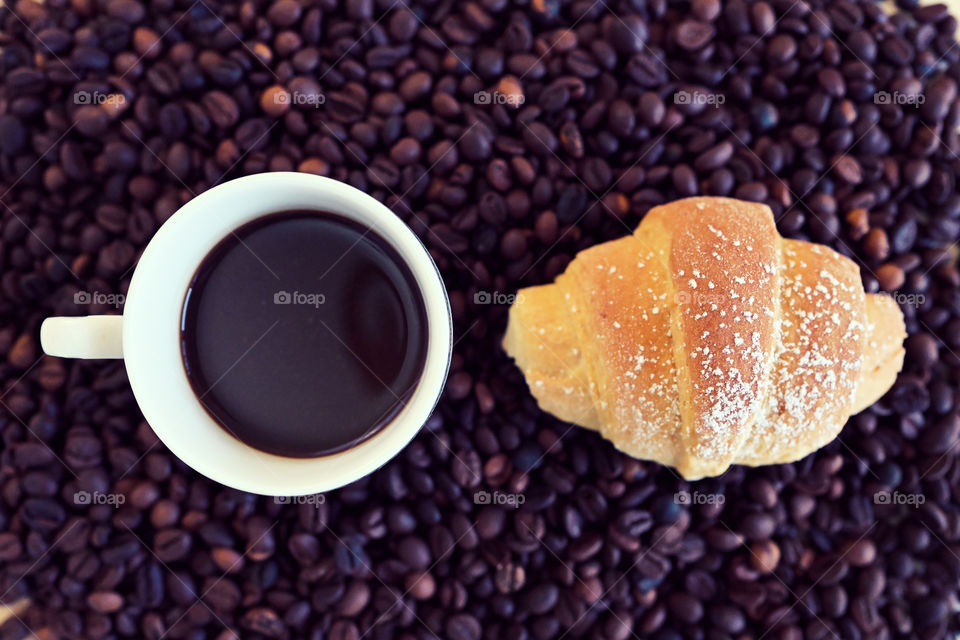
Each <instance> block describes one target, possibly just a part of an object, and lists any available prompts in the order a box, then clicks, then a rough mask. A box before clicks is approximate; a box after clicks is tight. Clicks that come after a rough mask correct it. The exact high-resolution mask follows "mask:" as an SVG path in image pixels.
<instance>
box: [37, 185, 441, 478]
mask: <svg viewBox="0 0 960 640" xmlns="http://www.w3.org/2000/svg"><path fill="white" fill-rule="evenodd" d="M291 210H317V211H328V212H331V213H336V214H339V215H341V216H344V217H346V218H350V219H352V220H355V221H356V222H358V223H360V224H362V225H364V226H366V227H369V228H370V229H372V230H373V231H374V232H375V233H377V234H378V235H379V236H380V237H381V238H383V239H384V240H386V241H387V242H388V243H389V244H390V245H391V246H392V247H393V248H394V249H395V250H396V251H397V253H398V254H399V255H400V257H401V258H402V259H403V260H404V261H405V263H406V265H407V266H408V267H409V269H410V271H411V273H412V274H413V276H414V279H415V280H416V283H417V286H418V287H419V290H420V293H421V295H422V296H423V302H424V306H425V307H426V319H427V348H426V357H425V360H424V366H423V372H422V374H421V376H420V379H419V382H418V383H417V386H416V387H415V388H414V390H413V393H412V394H411V396H410V398H409V400H408V401H407V403H406V405H405V406H404V407H403V408H402V409H401V410H400V412H399V413H398V414H397V415H396V416H395V417H394V418H393V420H391V421H390V422H389V423H388V424H387V425H386V426H384V427H383V428H382V429H380V430H379V431H378V432H377V433H375V434H374V435H373V436H371V437H369V438H368V439H366V440H364V441H363V442H360V443H359V444H357V445H355V446H353V447H351V448H349V449H346V450H344V451H341V452H338V453H333V454H330V455H324V456H318V457H314V458H286V457H282V456H277V455H274V454H270V453H266V452H264V451H260V450H259V449H255V448H253V447H251V446H249V445H247V444H244V443H243V442H241V441H240V440H238V439H237V438H235V437H233V436H232V435H230V434H229V433H228V432H227V431H226V430H225V429H224V428H223V427H221V426H220V425H219V424H218V423H217V422H216V421H214V420H213V418H211V417H210V415H209V414H208V413H207V411H206V410H205V409H204V407H203V405H202V404H201V403H200V401H199V400H198V399H197V396H196V395H195V394H194V392H193V390H192V388H191V386H190V382H189V380H188V379H187V374H186V369H185V368H184V364H183V359H182V355H181V353H182V352H181V335H180V326H181V314H182V311H183V303H184V296H185V294H186V292H187V289H188V288H189V286H190V282H191V280H192V278H193V276H194V274H195V272H196V270H197V267H198V266H199V265H200V263H201V262H202V261H203V259H204V258H205V257H206V256H207V254H208V253H209V252H210V250H211V249H213V248H214V246H215V245H216V244H217V243H219V242H220V241H221V240H222V239H224V238H225V237H226V236H228V235H229V234H230V233H231V232H232V231H233V230H234V229H236V228H238V227H240V226H242V225H243V224H246V223H248V222H250V221H252V220H255V219H257V218H259V217H261V216H264V215H268V214H271V213H276V212H280V211H291ZM451 338H452V326H451V316H450V304H449V300H448V299H447V294H446V290H445V289H444V286H443V281H442V280H441V278H440V273H439V272H438V271H437V267H436V265H435V264H434V262H433V260H432V259H431V258H430V255H429V254H428V253H427V250H426V249H425V248H424V247H423V245H422V244H421V243H420V241H419V239H418V238H417V237H416V236H415V235H414V234H413V232H412V231H411V230H410V228H409V227H407V225H405V224H404V223H403V221H401V220H400V218H398V217H397V216H396V215H394V214H393V212H392V211H390V210H389V209H388V208H387V207H385V206H384V205H382V204H381V203H379V202H378V201H376V200H375V199H373V198H372V197H370V196H368V195H367V194H365V193H363V192H362V191H359V190H357V189H355V188H353V187H351V186H349V185H346V184H344V183H342V182H338V181H336V180H331V179H329V178H323V177H319V176H314V175H308V174H303V173H292V172H276V173H262V174H257V175H253V176H247V177H244V178H239V179H236V180H232V181H230V182H226V183H224V184H221V185H219V186H216V187H213V188H212V189H210V190H208V191H206V192H204V193H202V194H201V195H199V196H197V197H196V198H194V199H192V200H190V201H189V202H188V203H186V204H185V205H183V207H181V208H180V210H179V211H177V212H176V213H175V214H174V215H173V216H171V217H170V219H169V220H167V222H166V223H164V225H163V226H162V227H161V228H160V230H159V231H157V234H156V235H155V236H154V237H153V239H152V240H151V241H150V243H149V245H148V246H147V248H146V249H145V250H144V252H143V255H142V256H141V258H140V261H139V263H138V265H137V268H136V271H135V272H134V274H133V278H132V280H131V282H130V288H129V291H128V293H127V296H126V302H125V304H124V308H123V315H122V316H86V317H59V318H47V319H46V320H45V321H44V323H43V326H42V327H41V329H40V342H41V344H42V346H43V350H44V352H45V353H47V354H48V355H52V356H60V357H65V358H123V360H124V364H125V365H126V369H127V375H128V377H129V379H130V386H131V387H132V388H133V393H134V396H135V397H136V399H137V403H138V404H139V405H140V408H141V410H142V411H143V415H144V417H146V419H147V422H148V423H149V424H150V426H151V427H152V428H153V430H154V431H155V432H156V434H157V436H158V437H159V438H160V440H162V441H163V443H164V444H165V445H166V446H167V447H168V448H169V449H170V451H172V452H173V453H174V455H176V456H177V457H179V458H180V459H181V460H183V461H184V462H185V463H186V464H188V465H190V466H191V467H193V468H194V469H196V470H197V471H199V472H200V473H202V474H204V475H206V476H208V477H210V478H212V479H214V480H216V481H218V482H221V483H223V484H225V485H228V486H231V487H235V488H237V489H241V490H244V491H250V492H252V493H259V494H263V495H273V496H299V495H306V494H312V493H318V492H322V491H327V490H330V489H335V488H337V487H342V486H343V485H346V484H349V483H350V482H353V481H354V480H357V479H359V478H362V477H363V476H365V475H367V474H369V473H371V472H373V471H375V470H376V469H377V468H379V467H380V466H382V465H383V464H385V463H386V462H387V461H388V460H390V459H391V458H393V457H394V456H395V455H396V454H397V453H399V452H400V450H402V449H403V448H404V447H405V446H406V445H407V443H409V442H410V440H411V439H412V438H413V437H414V436H415V435H416V434H417V432H418V431H419V430H420V428H421V427H422V426H423V424H424V423H425V422H426V420H427V418H428V417H429V416H430V413H431V412H432V411H433V409H434V407H435V406H436V403H437V400H438V399H439V397H440V393H441V391H442V390H443V385H444V382H445V381H446V376H447V371H448V369H449V366H450V355H451V351H452V348H453V344H452V339H451ZM250 392H251V393H256V389H251V390H250ZM318 392H319V391H318Z"/></svg>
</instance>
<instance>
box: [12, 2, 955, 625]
mask: <svg viewBox="0 0 960 640" xmlns="http://www.w3.org/2000/svg"><path fill="white" fill-rule="evenodd" d="M0 27H2V29H0V85H2V86H0V354H2V356H3V357H2V362H0V382H2V390H0V411H2V412H0V436H2V439H3V444H2V452H0V601H3V602H7V603H13V602H17V601H20V600H22V599H23V598H29V599H30V605H29V607H28V608H27V609H25V610H22V609H21V610H18V611H19V612H18V614H17V615H16V616H15V617H14V618H13V619H12V620H11V621H10V622H9V623H8V624H6V625H5V626H4V627H3V628H2V630H0V637H3V638H14V637H22V636H23V635H24V634H26V633H28V630H32V631H33V632H35V633H36V634H38V635H39V636H40V637H43V638H149V639H157V638H189V639H194V638H197V639H199V638H207V637H210V638H217V639H218V640H226V639H227V638H238V637H243V638H311V639H316V640H319V639H320V638H331V639H335V640H360V639H361V638H401V639H403V640H408V639H415V638H416V639H419V638H450V639H453V640H476V639H479V638H493V639H497V640H508V639H509V640H514V639H516V640H522V639H526V638H586V637H591V638H607V639H621V640H623V639H626V638H630V637H636V638H647V637H652V638H658V639H662V640H672V639H674V638H696V639H705V640H706V639H709V640H723V639H727V638H731V639H732V638H758V639H759V638H770V639H771V640H773V639H784V640H795V639H796V640H800V639H820V638H852V639H857V638H922V639H933V638H943V637H946V636H947V635H948V633H950V632H956V631H958V630H960V620H958V615H957V605H958V599H957V595H958V593H957V585H958V578H960V555H958V554H960V511H958V507H957V503H958V502H960V500H958V498H960V495H958V494H960V462H958V456H957V451H956V445H957V441H958V438H960V417H958V410H960V394H958V376H960V358H958V355H957V351H958V350H960V272H958V269H957V266H956V258H957V251H956V248H955V247H954V246H953V243H954V242H955V241H956V240H957V238H958V235H960V193H958V192H957V178H958V173H960V159H958V157H957V153H958V151H960V141H958V135H957V125H958V118H960V108H958V99H957V82H958V80H960V63H958V60H960V48H958V47H957V46H956V42H955V40H954V35H953V34H954V32H955V30H956V27H957V21H956V19H955V18H953V17H952V16H950V15H948V12H947V10H946V8H945V7H944V5H931V6H926V7H917V6H916V5H915V4H914V2H912V1H911V0H904V1H902V2H900V3H899V6H898V7H897V8H896V10H895V11H894V12H893V13H892V14H888V13H887V12H885V11H884V10H883V9H881V8H880V7H879V6H877V5H875V4H873V3H871V2H867V1H865V0H831V1H829V2H828V1H826V0H806V1H804V0H798V1H794V0H767V1H758V2H744V1H743V0H725V1H723V2H721V1H720V0H692V1H690V2H687V1H678V2H671V3H669V4H668V3H667V2H666V1H665V0H612V1H609V2H605V1H604V0H598V1H596V2H594V1H593V0H571V1H559V0H530V2H524V1H522V0H521V1H518V2H516V3H511V2H508V1H507V0H434V1H430V0H424V1H422V2H411V3H409V4H407V3H406V2H404V1H403V0H396V1H391V0H344V1H343V2H334V1H333V0H317V1H316V2H312V1H307V0H303V1H300V0H275V1H273V2H269V1H255V0H241V1H237V2H216V1H215V0H196V1H193V2H191V1H190V0H150V1H147V2H137V1H135V0H47V2H45V3H43V4H40V3H35V2H33V1H31V0H13V1H11V2H8V3H7V6H4V7H2V8H0ZM278 170H293V171H302V172H308V173H314V174H320V175H327V176H331V177H333V178H337V179H339V180H343V181H346V182H348V183H350V184H352V185H354V186H357V187H359V188H360V189H363V190H364V191H367V192H368V193H371V194H372V195H373V196H375V197H376V198H378V199H380V200H381V201H383V202H384V203H386V204H387V205H388V206H389V207H391V208H392V209H393V210H394V211H395V212H396V213H397V215H399V216H400V217H401V218H403V219H404V220H405V221H406V222H407V223H408V224H409V225H410V226H411V227H412V228H413V229H414V231H415V232H416V233H417V234H418V235H419V236H420V237H421V238H422V240H423V242H424V243H425V245H426V246H427V247H428V248H429V250H430V252H431V254H432V255H433V256H434V259H435V260H436V262H437V264H438V265H439V267H440V269H441V272H442V274H443V277H444V280H445V282H446V285H447V287H448V289H449V291H450V299H451V306H452V310H453V316H454V322H455V335H456V345H455V349H454V357H453V363H452V368H451V372H450V378H449V382H448V385H447V388H446V391H445V394H444V397H443V399H442V401H441V402H440V405H439V407H438V409H437V411H436V413H435V414H434V416H433V417H432V418H431V419H430V421H429V423H428V424H427V426H426V428H425V429H424V431H423V432H422V433H421V434H420V435H419V436H418V437H417V439H416V440H415V441H414V442H413V443H412V444H411V445H410V446H409V447H408V448H407V449H406V450H405V451H404V452H403V453H401V454H400V455H399V456H398V457H397V458H396V459H395V460H394V461H393V462H391V463H390V464H388V465H387V466H385V467H384V468H383V469H381V470H379V471H378V472H376V473H375V474H373V475H371V476H370V477H368V478H366V479H364V480H362V481H360V482H357V483H355V484H353V485H350V486H348V487H345V488H344V489H341V490H339V491H335V492H331V493H329V494H327V495H325V496H314V497H312V498H311V499H310V500H309V501H303V502H300V503H295V502H293V501H285V500H276V499H273V498H265V497H258V496H253V495H249V494H244V493H240V492H237V491H233V490H230V489H226V488H224V487H222V486H220V485H217V484H215V483H213V482H210V481H208V480H206V479H204V478H202V477H200V476H198V475H197V474H196V473H193V472H192V471H191V470H189V469H188V468H186V467H185V466H184V465H183V464H181V463H180V462H178V461H177V460H176V459H174V458H173V456H171V455H170V454H169V452H168V451H167V450H166V449H165V448H164V447H163V445H161V444H160V443H159V442H158V441H157V439H156V437H155V436H154V434H153V432H152V431H151V430H150V428H149V426H148V425H147V424H145V423H144V421H143V418H142V416H141V415H140V414H139V412H138V410H137V407H136V404H135V403H134V399H133V397H132V395H131V392H130V389H129V386H128V383H127V380H126V376H125V373H124V369H123V366H122V363H120V362H106V361H92V362H80V361H66V360H58V359H53V358H45V357H42V355H41V353H40V349H39V346H38V329H39V324H40V322H41V320H42V319H43V318H44V317H46V316H49V315H80V314H89V313H115V312H118V311H120V310H122V295H123V294H124V292H125V291H126V288H127V286H128V284H129V281H130V275H131V271H132V269H133V267H134V266H135V264H136V261H137V257H138V255H139V253H140V252H141V251H142V249H143V247H144V246H145V245H146V243H147V241H148V240H149V239H150V237H151V235H152V234H153V233H154V232H155V231H156V229H157V228H158V227H159V225H160V224H162V223H163V221H164V220H166V219H167V218H168V217H169V216H170V215H171V214H172V213H173V212H174V211H175V210H176V209H177V208H178V207H179V206H180V205H182V204H183V203H184V202H186V201H187V200H189V199H190V198H191V197H193V196H194V195H195V194H198V193H200V192H202V191H203V190H205V189H207V188H209V187H210V186H212V185H214V184H217V183H219V182H222V181H224V180H227V179H230V178H233V177H237V176H240V175H245V174H251V173H257V172H263V171H278ZM693 194H715V195H729V196H735V197H738V198H743V199H748V200H757V201H763V202H766V203H767V204H769V205H770V207H771V208H772V209H773V211H774V213H775V215H776V219H777V225H778V227H779V229H780V231H781V232H782V233H783V234H785V235H787V236H790V237H794V238H805V239H811V240H815V241H817V242H822V243H826V244H828V245H830V246H831V247H833V248H834V249H836V250H837V251H840V252H841V253H844V254H846V255H849V256H851V257H852V258H853V259H854V260H856V261H857V262H858V263H859V264H860V265H861V266H862V273H863V280H864V284H865V286H866V288H867V290H868V291H886V292H889V293H890V294H891V295H895V296H896V299H897V301H898V302H900V304H901V307H902V309H903V311H904V314H905V316H906V320H907V328H908V331H909V334H910V336H909V339H908V341H907V344H906V347H907V360H906V364H905V366H904V369H903V372H902V373H901V374H900V376H899V378H898V380H897V383H896V385H895V386H894V388H893V389H892V390H891V391H890V392H889V393H888V394H887V395H886V396H885V398H884V399H882V400H881V401H880V402H879V403H877V405H876V406H874V407H872V408H870V409H869V410H867V411H865V412H864V413H862V414H860V415H858V416H855V417H854V418H852V419H851V420H850V422H849V424H848V425H847V426H846V428H845V429H844V431H843V432H842V434H841V435H840V437H839V438H838V440H836V441H835V442H833V443H831V444H830V445H828V446H826V447H825V448H823V449H822V450H820V451H818V452H816V453H814V454H812V455H810V456H808V457H807V458H805V459H803V460H801V461H799V462H796V463H793V464H787V465H779V466H771V467H765V468H759V469H748V468H743V467H736V468H733V469H731V470H730V471H729V472H728V473H726V474H725V475H724V476H723V477H720V478H717V479H711V480H705V481H701V482H697V483H687V482H683V481H681V480H680V479H678V478H677V476H676V475H675V474H674V473H673V472H672V471H671V470H669V469H667V468H664V467H661V466H659V465H656V464H653V463H647V462H639V461H635V460H632V459H629V458H627V457H625V456H623V455H621V454H620V453H618V452H617V451H616V450H614V449H613V448H612V447H611V446H610V445H609V444H608V443H606V442H605V441H603V440H602V439H601V438H600V437H598V436H597V435H596V434H593V433H589V432H586V431H584V430H581V429H576V428H571V426H570V425H568V424H565V423H561V422H558V421H557V420H555V419H553V418H552V417H550V416H548V415H545V414H543V413H541V412H540V411H538V410H537V408H536V406H535V403H534V402H533V400H532V399H531V397H530V395H529V394H528V392H527V389H526V386H525V384H524V381H523V378H522V377H521V375H520V373H519V371H518V370H517V369H516V368H515V367H514V366H513V365H512V363H511V362H510V361H509V359H508V358H507V357H506V356H505V355H504V354H503V352H502V350H501V349H500V347H499V341H500V338H501V335H502V331H503V329H504V325H505V321H506V312H507V307H508V303H509V301H510V298H509V296H510V295H512V294H513V293H514V292H515V291H516V290H517V289H518V288H521V287H524V286H528V285H533V284H538V283H543V282H548V281H550V280H551V279H552V278H554V277H555V276H556V275H557V274H558V273H560V272H561V271H562V270H563V269H564V267H565V266H566V264H567V263H568V262H569V261H570V259H571V258H572V256H574V255H575V254H576V252H577V251H579V250H580V249H583V248H585V247H588V246H591V245H593V244H595V243H598V242H602V241H604V240H608V239H611V238H615V237H619V236H622V235H624V234H626V233H628V232H629V231H631V230H632V229H633V228H634V227H635V226H636V224H637V223H638V222H639V220H640V219H641V218H642V216H643V214H644V213H645V212H646V211H647V210H648V209H649V208H650V207H651V206H653V205H656V204H658V203H661V202H666V201H669V200H672V199H675V198H678V197H682V196H689V195H693ZM210 215H217V212H216V211H211V212H210ZM105 500H109V501H107V502H104V501H105Z"/></svg>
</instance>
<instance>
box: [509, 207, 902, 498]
mask: <svg viewBox="0 0 960 640" xmlns="http://www.w3.org/2000/svg"><path fill="white" fill-rule="evenodd" d="M874 298H877V296H866V295H865V294H864V293H863V289H862V287H861V285H860V279H859V274H858V271H857V269H856V266H855V265H854V264H853V263H852V262H851V261H850V260H848V259H846V258H844V257H842V256H840V255H839V254H837V253H836V252H834V251H832V250H830V249H828V248H826V247H823V246H820V245H814V244H810V243H805V242H799V241H793V240H784V239H782V238H780V236H779V235H778V234H777V232H776V228H775V226H774V222H773V216H772V214H771V212H770V210H769V208H767V207H766V206H764V205H758V204H753V203H746V202H740V201H737V200H732V199H729V198H706V197H704V198H688V199H685V200H679V201H677V202H673V203H670V204H668V205H664V206H661V207H656V208H654V209H652V210H651V211H650V212H649V213H648V214H647V216H646V217H645V218H644V220H643V222H642V223H641V225H640V226H639V227H638V228H637V231H636V232H635V233H634V234H633V235H632V236H627V237H625V238H621V239H619V240H616V241H613V242H608V243H605V244H602V245H599V246H596V247H592V248H590V249H587V250H585V251H582V252H580V254H579V255H578V256H577V258H576V259H575V260H574V261H573V262H571V264H570V265H569V267H568V268H567V271H566V272H565V273H564V274H562V275H561V276H559V277H558V278H557V281H556V282H555V283H554V284H552V285H545V286H542V287H534V288H531V289H526V290H523V291H521V292H520V296H519V297H518V300H517V302H516V303H515V304H514V305H513V307H512V308H511V310H510V322H509V325H508V329H507V335H506V337H505V339H504V347H505V348H506V350H507V352H508V353H510V354H511V355H512V356H513V357H514V358H515V359H516V361H517V364H518V365H519V366H520V368H521V369H522V370H523V372H524V375H525V376H526V379H527V381H528V384H529V385H530V388H531V392H532V393H533V395H534V397H536V398H537V400H538V402H539V403H540V406H541V407H542V408H543V409H544V410H546V411H549V412H551V413H553V414H555V415H557V416H558V417H560V418H562V419H564V420H568V421H571V422H575V423H577V424H581V425H584V426H587V427H590V428H593V429H597V430H599V431H600V432H601V433H602V434H603V435H604V437H606V438H608V439H609V440H611V441H612V442H613V443H614V444H615V445H616V446H617V447H618V448H620V449H622V450H623V451H625V452H626V453H629V454H630V455H633V456H635V457H638V458H645V459H653V460H657V461H659V462H662V463H664V464H668V465H671V466H674V467H676V468H677V469H678V471H680V473H681V474H683V476H684V477H686V478H688V479H695V478H699V477H703V476H711V475H718V474H720V473H723V471H725V470H726V469H727V468H728V467H729V465H730V464H735V463H741V464H751V465H756V464H769V463H772V462H784V461H788V460H795V459H798V458H800V457H802V456H804V455H806V454H807V453H809V452H810V451H813V450H815V449H816V448H818V447H820V446H823V445H824V444H826V443H827V442H829V441H830V440H832V439H833V438H834V437H835V436H836V434H837V433H838V432H839V430H840V428H841V427H842V425H843V423H844V421H845V420H846V418H847V417H848V416H849V415H850V414H851V413H853V412H855V411H856V410H859V409H860V408H862V407H863V406H867V405H868V404H870V403H872V402H873V401H875V400H876V399H877V398H879V396H880V395H882V394H883V393H884V392H885V391H886V389H887V388H889V386H890V385H891V384H892V382H893V379H894V378H895V376H896V372H897V371H898V370H899V368H900V365H901V364H902V357H903V349H902V342H903V338H904V331H903V319H902V316H901V314H900V312H899V309H898V308H897V307H896V305H895V304H893V301H892V300H890V299H885V300H874ZM868 344H869V345H870V348H869V349H868V347H867V345H868ZM898 357H899V359H898Z"/></svg>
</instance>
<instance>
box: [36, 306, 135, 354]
mask: <svg viewBox="0 0 960 640" xmlns="http://www.w3.org/2000/svg"><path fill="white" fill-rule="evenodd" d="M40 346H41V347H42V348H43V352H44V353H46V354H47V355H48V356H57V357H59V358H83V359H87V360H89V359H93V358H122V357H123V316H81V317H58V318H47V319H46V320H44V321H43V324H42V325H40Z"/></svg>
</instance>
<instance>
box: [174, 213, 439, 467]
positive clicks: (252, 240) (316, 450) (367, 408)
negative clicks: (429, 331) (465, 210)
mask: <svg viewBox="0 0 960 640" xmlns="http://www.w3.org/2000/svg"><path fill="white" fill-rule="evenodd" d="M181 344H182V350H183V361H184V365H185V367H186V370H187V375H188V378H189V380H190V383H191V385H192V386H193V390H194V392H195V393H196V395H197V397H198V398H200V400H201V403H202V404H203V405H204V406H205V407H206V409H207V411H208V412H209V414H210V415H211V416H212V417H213V418H214V419H215V420H216V421H217V422H218V423H219V424H220V425H222V426H223V427H224V428H225V429H226V430H227V431H229V432H230V433H231V434H233V435H234V436H235V437H236V438H238V439H240V440H241V441H243V442H245V443H247V444H249V445H251V446H253V447H256V448H257V449H261V450H263V451H268V452H270V453H275V454H278V455H283V456H291V457H310V456H319V455H323V454H327V453H333V452H335V451H340V450H343V449H345V448H348V447H350V446H352V445H354V444H357V443H358V442H360V441H362V440H364V439H365V438H368V437H369V436H371V435H373V434H374V433H376V432H377V431H378V430H379V429H380V428H381V427H383V426H384V425H385V424H386V423H387V422H389V421H390V419H391V418H392V417H393V416H394V415H396V413H397V412H398V411H399V410H400V409H401V408H402V407H403V406H404V404H405V403H406V402H407V400H408V399H409V398H410V395H411V393H412V391H413V388H414V386H415V385H416V384H417V381H418V379H419V377H420V374H421V372H422V369H423V364H424V358H425V355H426V344H427V338H426V310H425V308H424V303H423V299H422V297H421V295H420V292H419V289H418V288H417V286H416V283H415V281H414V278H413V274H412V273H410V270H409V269H408V268H407V266H406V265H405V264H404V263H403V261H402V260H401V258H400V256H399V255H398V254H397V252H396V251H395V250H394V249H393V248H392V247H391V246H390V245H389V244H387V242H386V241H385V240H383V238H381V237H379V236H378V235H377V234H376V233H375V232H373V231H371V230H370V229H368V228H366V227H363V226H361V225H359V224H357V223H354V222H352V221H350V220H347V219H345V218H343V217H341V216H338V215H335V214H331V213H325V212H318V211H289V212H283V213H277V214H273V215H270V216H266V217H264V218H260V219H258V220H256V221H254V222H251V223H249V224H247V225H245V226H243V227H241V228H239V229H237V230H236V231H235V232H234V234H233V235H231V236H228V237H227V238H225V239H224V240H223V241H221V242H220V243H219V244H218V245H217V246H216V247H215V248H214V249H213V251H211V252H210V254H209V255H208V256H207V257H206V258H205V259H204V261H203V263H202V264H201V265H200V267H199V269H197V273H196V274H195V275H194V278H193V282H192V283H191V286H190V289H189V291H188V292H187V295H186V298H185V300H184V303H183V323H182V326H181Z"/></svg>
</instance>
